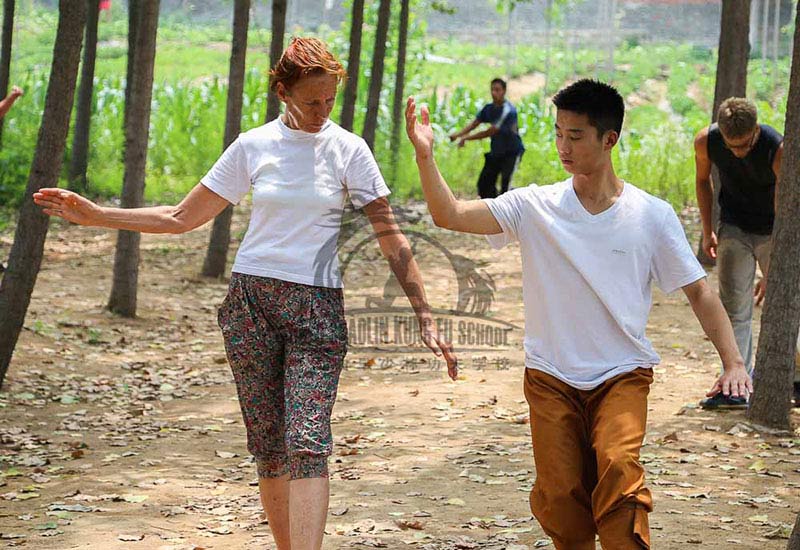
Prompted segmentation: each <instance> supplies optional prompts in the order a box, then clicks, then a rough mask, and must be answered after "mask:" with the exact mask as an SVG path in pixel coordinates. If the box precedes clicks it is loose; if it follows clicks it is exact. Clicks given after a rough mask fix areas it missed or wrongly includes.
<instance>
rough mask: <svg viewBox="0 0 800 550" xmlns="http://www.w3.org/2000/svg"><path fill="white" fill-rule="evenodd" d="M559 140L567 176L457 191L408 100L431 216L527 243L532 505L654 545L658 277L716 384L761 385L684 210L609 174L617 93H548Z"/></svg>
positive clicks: (557, 537) (556, 524) (563, 549)
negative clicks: (705, 344)
mask: <svg viewBox="0 0 800 550" xmlns="http://www.w3.org/2000/svg"><path fill="white" fill-rule="evenodd" d="M553 103H555V105H556V107H557V109H558V111H557V115H556V128H555V129H556V148H557V150H558V155H559V158H560V160H561V163H562V165H563V166H564V168H565V170H566V171H567V172H569V173H570V174H572V177H570V178H569V179H567V180H566V181H563V182H561V183H557V184H555V185H549V186H543V187H538V186H536V185H530V186H528V187H524V188H520V189H514V190H513V191H511V192H509V193H506V194H504V195H502V196H500V197H498V198H496V199H487V200H473V201H462V200H457V199H456V198H455V197H454V196H453V194H452V192H451V191H450V189H449V188H448V186H447V183H446V182H445V180H444V178H443V177H442V175H441V174H440V173H439V170H438V168H437V166H436V162H435V161H434V158H433V132H432V129H431V126H430V121H429V115H428V112H427V111H426V109H425V108H424V107H423V109H422V116H421V122H420V121H417V117H416V112H415V105H414V101H413V99H409V102H408V107H407V111H406V121H407V131H408V134H409V137H410V139H411V141H412V143H413V144H414V149H415V151H416V159H417V165H418V168H419V172H420V179H421V180H422V187H423V192H424V194H425V199H426V201H427V203H428V207H429V209H430V212H431V215H432V216H433V219H434V222H435V223H436V224H437V225H439V226H441V227H445V228H448V229H452V230H454V231H461V232H466V233H478V234H486V235H489V241H490V243H491V244H492V245H493V246H495V247H496V248H499V247H502V246H504V245H505V244H507V243H509V242H511V241H519V243H520V251H521V255H522V288H523V301H524V306H525V344H524V347H525V366H526V367H527V368H526V369H525V381H524V388H525V397H526V398H527V401H528V404H529V407H530V418H531V435H532V438H533V453H534V460H535V463H536V476H537V477H536V483H535V485H534V487H533V490H532V491H531V499H530V502H531V510H532V511H533V514H534V515H535V516H536V518H537V519H538V520H539V523H541V525H542V528H543V529H544V531H545V532H546V533H547V534H548V535H549V536H550V537H551V538H552V539H553V542H554V544H555V547H556V548H557V549H559V550H589V549H592V550H594V548H595V535H596V534H599V535H600V542H601V544H602V545H603V548H606V549H614V550H628V549H641V548H650V535H649V527H648V520H647V513H648V512H650V511H651V510H652V499H651V495H650V491H649V490H648V489H647V488H646V487H645V485H644V469H643V468H642V466H641V465H640V463H639V450H640V448H641V445H642V440H643V437H644V433H645V423H646V417H647V394H648V392H649V388H650V383H651V381H652V377H653V375H652V368H651V367H652V366H653V365H655V364H657V363H658V362H659V357H658V355H657V354H656V352H655V351H654V349H653V346H652V344H651V343H650V342H649V341H648V340H647V338H645V334H644V332H645V325H646V323H647V317H648V314H649V311H650V306H651V281H655V282H656V283H657V284H658V285H659V286H660V287H661V288H662V289H663V290H664V291H665V292H672V291H674V290H677V289H678V288H681V289H683V291H684V292H685V294H686V296H687V297H688V298H689V302H690V303H691V305H692V308H693V309H694V312H695V315H696V316H697V318H698V319H699V320H700V323H701V325H702V327H703V329H704V330H705V332H706V334H708V336H709V337H710V339H711V341H712V342H713V343H714V345H715V346H716V348H717V350H718V351H719V354H720V357H721V359H722V364H723V368H724V373H723V374H722V376H720V377H719V379H718V380H717V381H716V383H715V384H714V386H713V388H712V389H711V391H710V392H709V394H708V395H709V396H710V395H714V394H716V393H719V392H722V393H724V394H726V395H728V394H730V395H734V396H742V395H747V394H748V392H750V391H751V390H752V383H751V381H750V378H749V376H748V375H747V371H746V370H745V368H744V361H743V360H742V357H741V355H740V354H739V351H738V349H737V347H736V341H735V340H734V336H733V330H732V329H731V324H730V322H729V321H728V318H727V316H726V315H725V310H724V309H723V308H722V304H721V303H720V301H719V298H718V297H717V294H716V293H715V292H714V291H713V290H711V288H710V287H709V286H708V284H707V283H706V278H705V272H704V271H703V269H702V268H701V267H700V264H699V263H698V262H697V260H696V259H695V257H694V254H693V253H692V250H691V248H690V247H689V243H688V242H687V240H686V236H685V234H684V232H683V228H682V227H681V224H680V221H679V220H678V217H677V216H676V215H675V212H674V211H673V209H672V208H671V207H670V205H669V204H667V203H666V202H664V201H662V200H660V199H657V198H655V197H653V196H651V195H649V194H647V193H645V192H644V191H642V190H640V189H638V188H636V187H634V186H633V185H631V184H630V183H627V182H623V181H622V180H620V179H619V178H618V177H617V176H616V174H615V173H614V166H613V165H612V162H611V151H612V149H613V148H614V146H615V145H616V144H617V141H618V140H619V135H620V130H621V128H622V119H623V115H624V104H623V101H622V97H620V95H619V93H617V91H616V90H615V89H614V88H612V87H610V86H608V85H607V84H603V83H600V82H595V81H591V80H581V81H578V82H576V83H574V84H572V85H570V86H569V87H567V88H565V89H563V90H561V91H560V92H559V93H558V94H556V96H555V97H554V98H553Z"/></svg>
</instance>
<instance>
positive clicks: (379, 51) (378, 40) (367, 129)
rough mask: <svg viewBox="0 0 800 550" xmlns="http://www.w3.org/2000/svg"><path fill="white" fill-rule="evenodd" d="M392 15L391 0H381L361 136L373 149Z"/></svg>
mask: <svg viewBox="0 0 800 550" xmlns="http://www.w3.org/2000/svg"><path fill="white" fill-rule="evenodd" d="M391 15H392V0H381V3H380V5H379V6H378V25H377V28H376V29H375V47H374V49H373V50H372V73H371V76H370V82H369V95H367V113H366V116H365V117H364V130H363V131H362V132H361V136H362V137H363V138H364V140H365V141H366V142H367V145H369V148H370V149H372V150H374V149H375V131H376V130H377V128H378V109H379V108H380V102H381V89H382V88H383V66H384V61H385V58H386V39H387V37H388V36H389V18H390V17H391Z"/></svg>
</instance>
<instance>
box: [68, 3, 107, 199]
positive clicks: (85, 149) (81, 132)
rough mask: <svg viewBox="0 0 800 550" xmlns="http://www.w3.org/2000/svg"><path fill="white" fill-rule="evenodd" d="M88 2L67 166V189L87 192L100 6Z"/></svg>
mask: <svg viewBox="0 0 800 550" xmlns="http://www.w3.org/2000/svg"><path fill="white" fill-rule="evenodd" d="M86 1H87V2H88V6H87V8H86V9H87V12H86V38H85V39H84V41H83V44H84V45H83V65H82V67H81V82H80V85H79V86H78V103H77V106H76V112H75V129H74V131H73V134H72V158H71V159H70V165H69V188H70V189H72V190H73V191H77V192H78V193H85V192H86V166H87V164H88V162H89V130H90V127H91V124H92V93H93V91H94V64H95V59H96V58H97V21H98V19H99V17H100V3H99V2H98V1H97V0H86Z"/></svg>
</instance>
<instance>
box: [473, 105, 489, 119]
mask: <svg viewBox="0 0 800 550" xmlns="http://www.w3.org/2000/svg"><path fill="white" fill-rule="evenodd" d="M475 118H476V119H477V120H478V122H491V120H489V106H488V105H484V106H483V108H482V109H481V110H480V111H478V116H476V117H475Z"/></svg>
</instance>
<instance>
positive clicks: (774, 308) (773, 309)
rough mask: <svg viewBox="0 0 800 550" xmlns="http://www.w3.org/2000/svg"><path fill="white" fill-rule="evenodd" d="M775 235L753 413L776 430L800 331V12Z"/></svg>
mask: <svg viewBox="0 0 800 550" xmlns="http://www.w3.org/2000/svg"><path fill="white" fill-rule="evenodd" d="M783 149H784V150H783V158H782V162H781V183H780V185H778V190H777V193H778V211H777V212H776V217H775V229H774V230H773V233H772V253H771V256H770V257H771V260H770V267H769V275H768V284H767V296H766V300H765V302H764V312H763V313H762V315H761V334H760V335H759V338H758V353H757V354H756V366H755V373H756V376H755V380H754V384H755V387H754V391H753V396H752V398H751V402H750V407H749V409H748V411H747V415H748V417H749V418H750V420H752V421H753V422H755V423H757V424H761V425H764V426H769V427H771V428H779V429H789V428H790V412H791V405H790V399H791V397H792V382H793V380H794V368H795V366H794V360H795V349H796V347H795V346H796V342H797V333H798V328H800V250H798V248H797V243H798V242H800V10H798V13H797V17H796V26H795V31H794V58H793V60H792V74H791V77H790V79H789V97H788V101H787V104H786V136H785V139H784V144H783Z"/></svg>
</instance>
